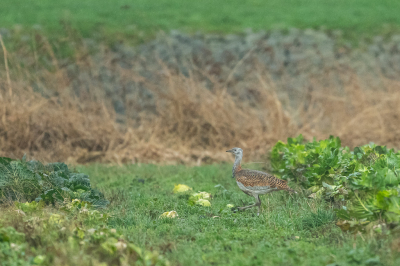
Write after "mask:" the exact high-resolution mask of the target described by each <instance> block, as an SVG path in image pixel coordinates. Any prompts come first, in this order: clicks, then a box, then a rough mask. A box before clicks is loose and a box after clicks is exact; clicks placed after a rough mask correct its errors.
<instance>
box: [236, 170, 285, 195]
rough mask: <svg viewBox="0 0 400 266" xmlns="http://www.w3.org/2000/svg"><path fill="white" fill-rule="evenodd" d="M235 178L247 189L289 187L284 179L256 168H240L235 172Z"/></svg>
mask: <svg viewBox="0 0 400 266" xmlns="http://www.w3.org/2000/svg"><path fill="white" fill-rule="evenodd" d="M236 180H237V181H238V182H240V183H242V184H243V185H244V186H245V187H247V188H249V189H251V188H252V187H253V188H256V187H269V188H270V189H279V190H281V189H282V190H287V189H288V188H289V187H288V185H287V181H286V180H282V179H279V178H276V177H275V176H273V175H271V174H268V173H264V172H261V171H257V170H248V169H242V170H241V171H239V172H238V173H237V174H236Z"/></svg>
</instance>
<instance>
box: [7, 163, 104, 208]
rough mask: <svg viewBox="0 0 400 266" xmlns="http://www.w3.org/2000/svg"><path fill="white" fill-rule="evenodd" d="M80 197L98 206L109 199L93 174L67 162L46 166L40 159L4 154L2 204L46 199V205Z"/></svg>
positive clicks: (102, 205)
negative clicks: (92, 180)
mask: <svg viewBox="0 0 400 266" xmlns="http://www.w3.org/2000/svg"><path fill="white" fill-rule="evenodd" d="M64 199H80V200H82V201H86V202H89V203H91V204H93V205H95V206H97V207H104V206H106V205H107V204H108V201H107V200H105V199H104V196H103V194H102V193H100V192H99V191H97V190H95V189H93V188H92V187H91V185H90V180H89V177H88V176H87V175H85V174H83V173H75V172H72V171H70V170H69V169H68V166H67V165H66V164H64V163H51V164H47V165H43V164H41V163H40V162H38V161H29V162H27V161H25V159H24V158H23V159H22V160H12V159H10V158H5V157H0V203H4V202H10V201H28V202H31V201H37V202H40V201H43V202H45V203H46V204H49V203H51V204H55V203H56V202H63V201H64Z"/></svg>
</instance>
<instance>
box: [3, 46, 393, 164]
mask: <svg viewBox="0 0 400 266" xmlns="http://www.w3.org/2000/svg"><path fill="white" fill-rule="evenodd" d="M2 47H3V51H4V55H5V57H4V60H5V61H4V62H5V68H4V71H5V72H6V73H5V75H3V74H2V75H0V155H1V156H10V157H17V158H18V157H22V155H23V154H24V153H26V154H27V155H28V156H29V157H31V158H37V159H41V160H44V161H67V162H69V163H88V162H93V161H99V162H114V163H119V164H121V163H129V162H163V163H176V162H178V163H195V164H201V163H208V162H213V161H225V160H230V157H229V156H228V155H227V154H226V153H225V150H226V149H228V148H231V147H233V146H240V147H242V148H243V149H245V152H246V159H247V160H250V159H257V158H259V157H260V156H262V155H264V154H266V153H267V152H268V151H269V149H270V148H271V146H272V145H274V143H275V142H276V141H277V140H285V139H286V138H287V137H291V136H295V135H297V134H300V133H301V134H303V135H304V136H305V137H306V138H308V139H310V138H312V137H314V136H315V137H317V138H324V137H327V136H329V135H337V136H339V137H340V138H341V139H342V141H343V144H344V145H349V146H351V147H354V146H357V145H362V144H366V143H368V142H371V141H373V142H375V143H377V144H381V145H388V146H389V147H399V146H400V127H399V126H398V125H399V124H400V115H399V114H400V105H399V104H398V103H399V101H400V83H399V82H398V81H395V80H389V79H386V78H384V77H379V84H380V86H381V87H379V88H376V87H375V88H373V87H371V86H369V83H368V82H364V80H363V77H359V76H357V75H356V74H354V72H353V71H342V70H337V71H336V72H335V75H336V76H339V77H340V78H341V80H342V81H343V83H342V85H341V90H337V89H336V88H335V82H333V81H332V82H330V77H329V74H326V76H324V77H323V78H322V79H312V78H311V77H310V83H309V84H311V86H312V88H313V89H310V87H307V88H300V89H299V90H298V91H302V93H300V94H297V96H296V97H298V99H297V100H296V104H295V105H291V104H289V103H288V102H290V101H291V100H293V99H288V96H287V94H285V92H283V91H282V88H281V87H280V84H279V83H278V82H276V81H272V80H271V79H270V78H269V77H268V73H266V72H265V71H264V70H262V69H260V68H255V70H254V73H252V75H253V77H256V78H255V79H254V78H252V79H251V80H250V79H249V81H248V82H247V83H246V87H247V89H248V93H250V94H252V95H253V100H252V101H246V100H243V99H241V98H239V97H236V96H234V95H233V94H232V93H230V91H229V87H228V85H227V83H228V82H219V81H215V80H214V81H213V82H214V84H213V86H212V89H210V88H208V87H206V86H205V85H204V82H202V81H201V80H199V79H198V77H196V75H194V74H189V75H186V76H185V75H182V74H180V73H176V71H172V70H171V69H169V68H168V67H165V66H162V67H163V72H162V74H160V75H159V76H158V77H157V79H154V80H149V79H146V78H144V77H140V76H138V75H137V73H134V72H133V70H132V72H129V71H131V70H129V71H128V70H126V69H122V68H119V67H116V66H110V67H112V68H113V69H114V71H117V72H118V71H119V72H120V73H121V76H123V77H125V79H130V80H131V81H132V82H140V83H141V84H143V85H144V86H145V87H146V88H148V90H149V91H151V93H152V94H153V95H154V99H155V107H156V111H155V112H153V113H151V112H150V113H148V112H145V111H143V112H141V113H140V115H139V118H140V119H137V120H135V121H133V120H131V119H130V118H129V117H128V116H125V117H124V118H123V121H124V123H118V122H117V120H118V119H117V118H118V116H121V115H117V114H116V113H115V111H114V108H112V105H111V102H110V100H109V97H107V96H106V95H105V93H103V92H102V91H101V90H99V89H97V88H96V85H95V84H96V83H94V82H93V84H89V85H88V89H87V91H86V92H85V93H81V94H80V95H79V96H77V94H76V93H74V91H73V89H72V88H71V85H70V84H71V78H69V77H68V73H67V70H66V69H63V68H62V67H59V63H58V62H57V59H56V57H55V55H54V53H52V52H49V51H51V49H50V45H48V46H47V47H46V48H44V49H45V50H47V55H48V57H49V62H50V65H52V66H56V67H54V68H53V69H49V68H48V67H47V68H46V67H43V68H40V71H37V70H36V71H35V72H34V73H35V75H34V74H33V72H32V71H30V70H29V69H27V68H21V67H20V65H19V64H18V62H16V61H15V60H16V59H15V58H14V59H13V56H12V55H11V54H8V55H9V56H8V57H6V55H7V52H6V50H5V47H4V44H3V43H2ZM35 56H37V54H36V55H35ZM8 60H10V61H11V64H10V65H12V66H13V68H12V69H11V70H10V69H9V68H8ZM12 60H14V61H12ZM76 60H77V65H81V66H85V65H86V66H87V67H88V68H93V67H94V66H93V63H91V62H90V57H86V59H85V60H86V61H85V62H83V61H82V60H83V59H82V58H77V59H76ZM33 65H36V66H37V65H38V60H36V61H35V62H34V63H33ZM127 71H128V72H129V73H127ZM3 73H4V72H3ZM10 73H11V74H10ZM38 73H40V76H37V74H38ZM10 75H11V77H12V78H10ZM4 76H5V77H4ZM33 80H34V81H35V83H34V84H36V86H39V87H41V88H45V89H46V90H45V91H40V92H37V89H35V87H34V86H33V85H32V84H33V82H32V81H33ZM210 80H213V78H212V77H210ZM321 80H323V82H321ZM11 81H12V84H13V88H12V90H13V93H11ZM37 84H39V85H37ZM7 89H8V90H10V93H6V92H7ZM140 100H141V99H134V100H133V101H132V102H131V105H132V106H130V107H131V109H129V108H127V109H128V110H134V109H135V106H134V105H135V102H137V101H140Z"/></svg>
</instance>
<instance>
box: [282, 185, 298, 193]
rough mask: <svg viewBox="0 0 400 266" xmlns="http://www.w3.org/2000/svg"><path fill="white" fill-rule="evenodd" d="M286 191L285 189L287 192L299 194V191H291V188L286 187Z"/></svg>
mask: <svg viewBox="0 0 400 266" xmlns="http://www.w3.org/2000/svg"><path fill="white" fill-rule="evenodd" d="M284 189H285V190H286V191H289V192H292V193H296V194H297V191H296V190H294V189H291V188H290V187H289V186H286V187H285V188H284Z"/></svg>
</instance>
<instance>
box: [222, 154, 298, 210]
mask: <svg viewBox="0 0 400 266" xmlns="http://www.w3.org/2000/svg"><path fill="white" fill-rule="evenodd" d="M227 152H230V153H233V154H234V155H235V163H234V164H233V168H232V177H233V178H235V179H236V183H237V185H238V187H239V188H240V189H241V190H242V191H243V192H244V193H246V194H247V195H249V196H253V197H254V198H255V199H256V203H254V204H253V205H249V206H245V207H239V208H238V209H239V210H245V209H248V208H251V207H255V206H258V215H259V214H260V206H261V201H260V197H259V195H262V194H267V193H270V192H273V191H279V190H286V191H290V192H294V193H297V192H296V191H294V190H293V189H291V188H290V187H289V186H288V184H287V181H285V180H282V179H279V178H276V177H275V176H273V175H270V174H268V173H264V172H261V171H257V170H250V169H242V167H241V165H240V163H241V161H242V157H243V150H242V149H241V148H232V149H230V150H229V151H227Z"/></svg>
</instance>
